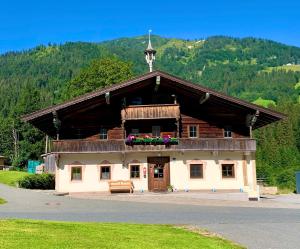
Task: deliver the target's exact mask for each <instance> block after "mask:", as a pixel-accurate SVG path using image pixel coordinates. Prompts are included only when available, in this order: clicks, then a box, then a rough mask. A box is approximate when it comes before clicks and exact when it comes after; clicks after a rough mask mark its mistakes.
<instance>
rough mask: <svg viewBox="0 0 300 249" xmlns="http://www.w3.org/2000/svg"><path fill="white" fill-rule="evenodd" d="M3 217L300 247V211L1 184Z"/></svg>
mask: <svg viewBox="0 0 300 249" xmlns="http://www.w3.org/2000/svg"><path fill="white" fill-rule="evenodd" d="M0 196H1V197H2V198H4V199H6V200H7V201H8V203H7V204H5V205H0V218H28V219H47V220H64V221H101V222H131V223H165V224H166V223H167V224H193V225H198V226H200V227H202V228H207V229H208V230H210V231H213V232H216V233H219V234H221V235H223V236H224V237H226V238H228V239H232V240H234V241H236V242H239V243H241V244H243V245H245V246H247V247H248V248H251V249H267V248H272V249H298V248H300V209H279V208H276V209H275V208H274V209H272V208H245V207H216V206H212V207H208V206H199V205H178V204H161V203H160V204H158V203H140V202H124V201H108V200H87V199H86V200H83V199H74V198H70V197H61V196H53V195H52V194H50V193H48V194H47V193H45V192H37V191H31V190H24V189H16V188H12V187H8V186H5V185H2V184H0Z"/></svg>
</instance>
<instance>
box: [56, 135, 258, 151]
mask: <svg viewBox="0 0 300 249" xmlns="http://www.w3.org/2000/svg"><path fill="white" fill-rule="evenodd" d="M147 151H149V152H150V151H241V152H252V151H256V141H255V140H254V139H248V138H247V139H244V138H239V139H225V138H196V139H191V138H181V139H179V143H178V145H169V146H166V145H150V144H148V145H143V144H141V145H133V146H130V145H125V141H124V140H123V139H120V140H94V141H92V140H59V141H53V142H52V146H51V152H53V153H111V152H147Z"/></svg>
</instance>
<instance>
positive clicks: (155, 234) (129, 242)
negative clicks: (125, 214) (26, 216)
mask: <svg viewBox="0 0 300 249" xmlns="http://www.w3.org/2000/svg"><path fill="white" fill-rule="evenodd" d="M0 245H1V248H3V249H4V248H10V249H14V248H23V249H26V248H30V249H34V248H39V249H43V248H46V249H50V248H51V249H52V248H57V249H64V248H70V249H71V248H72V249H77V248H82V249H86V248H89V249H90V248H107V249H110V248H114V249H118V248H122V249H126V248H130V249H134V248H142V249H148V248H153V249H158V248H160V249H163V248H172V249H176V248H178V249H184V248H188V249H192V248H197V249H201V248H205V249H210V248H211V249H219V248H220V249H221V248H222V249H223V248H226V249H227V248H232V249H238V248H243V247H240V246H237V245H235V244H233V243H231V242H229V241H226V240H224V239H222V238H219V237H215V236H212V235H207V236H205V235H200V234H199V233H195V232H191V231H187V230H186V229H184V228H178V227H172V226H169V225H139V224H123V223H79V222H77V223H76V222H53V221H33V220H0Z"/></svg>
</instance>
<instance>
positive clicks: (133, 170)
mask: <svg viewBox="0 0 300 249" xmlns="http://www.w3.org/2000/svg"><path fill="white" fill-rule="evenodd" d="M130 178H140V165H131V166H130Z"/></svg>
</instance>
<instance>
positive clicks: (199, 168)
mask: <svg viewBox="0 0 300 249" xmlns="http://www.w3.org/2000/svg"><path fill="white" fill-rule="evenodd" d="M190 178H203V164H190Z"/></svg>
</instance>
